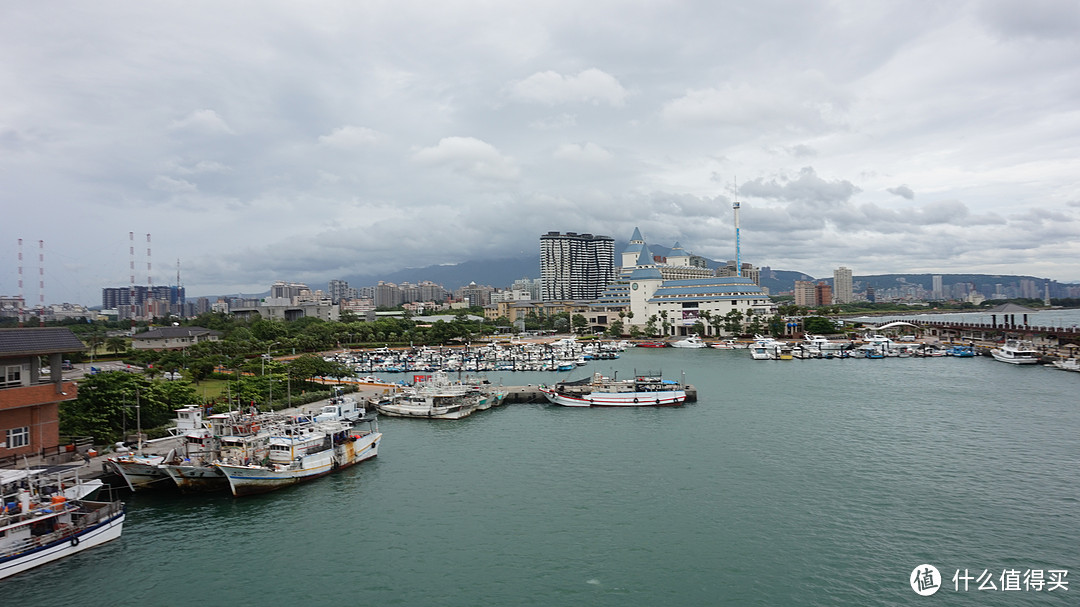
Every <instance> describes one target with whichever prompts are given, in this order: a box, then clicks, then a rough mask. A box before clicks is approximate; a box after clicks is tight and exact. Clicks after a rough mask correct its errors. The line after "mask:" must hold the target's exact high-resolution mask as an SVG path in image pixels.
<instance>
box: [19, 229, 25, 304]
mask: <svg viewBox="0 0 1080 607" xmlns="http://www.w3.org/2000/svg"><path fill="white" fill-rule="evenodd" d="M22 279H23V275H22V238H20V239H19V299H20V300H22V307H23V308H26V300H25V299H23V282H22Z"/></svg>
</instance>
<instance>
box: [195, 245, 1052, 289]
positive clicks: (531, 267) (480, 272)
mask: <svg viewBox="0 0 1080 607" xmlns="http://www.w3.org/2000/svg"><path fill="white" fill-rule="evenodd" d="M627 244H628V243H625V242H621V243H620V242H616V243H615V251H617V252H618V251H622V250H624V249H626V247H627ZM649 250H650V251H652V253H653V254H654V255H663V256H667V255H669V254H670V253H671V249H669V248H667V247H664V246H660V245H651V244H650V245H649ZM616 260H618V253H616ZM706 263H707V264H708V266H709V267H710V268H713V269H715V268H718V267H720V266H721V265H723V264H724V263H726V261H716V260H712V259H708V258H706ZM539 276H540V255H539V253H537V254H536V255H525V256H520V257H509V258H502V259H485V260H479V259H477V260H471V261H466V262H463V263H459V264H453V265H435V266H427V267H423V268H406V269H404V270H397V271H394V272H385V273H370V274H352V275H347V276H341V277H340V278H341V279H342V280H346V281H348V283H349V285H350V286H353V287H366V286H373V285H375V284H378V282H379V281H380V280H382V281H385V282H391V283H395V284H401V283H403V282H410V283H413V284H416V283H419V282H421V281H425V280H430V281H431V282H434V283H436V284H440V285H442V286H443V287H445V288H446V289H447V290H450V291H453V290H455V289H459V288H461V287H464V286H466V285H468V284H469V283H473V282H475V283H476V284H478V285H490V286H492V287H497V288H505V287H509V286H510V285H511V284H513V282H514V281H515V280H519V279H522V278H539ZM932 276H933V275H931V274H878V275H864V276H853V277H852V280H853V281H854V283H855V286H856V290H857V291H862V290H864V289H865V288H866V287H867V286H872V287H874V289H875V290H884V289H888V288H891V287H896V286H898V285H900V284H904V283H906V284H919V285H922V287H923V288H924V289H926V290H931V289H932V288H933V278H932ZM941 277H942V283H943V284H945V285H951V284H955V283H959V282H970V283H973V284H974V285H975V287H976V288H977V289H980V290H987V289H986V287H987V286H989V287H990V290H992V288H993V285H995V284H998V283H1001V284H1006V285H1007V284H1009V283H1014V282H1017V281H1018V280H1020V279H1030V280H1035V281H1042V280H1044V279H1042V278H1038V277H1035V276H1013V275H993V274H941ZM298 280H300V281H301V282H303V278H302V277H299V278H298ZM796 280H813V281H815V282H816V281H821V282H826V283H828V284H830V285H831V284H832V282H833V279H832V276H826V277H822V278H814V277H813V276H811V275H809V274H806V273H803V272H796V271H791V270H770V271H769V272H767V273H764V272H763V273H762V276H761V286H763V287H766V288H767V289H768V290H769V293H772V294H774V295H775V294H777V293H783V292H790V291H791V290H792V289H794V288H795V281H796ZM1040 284H1041V283H1040ZM308 286H310V287H311V288H313V289H325V288H326V285H325V284H319V283H310V282H309V283H308ZM267 293H268V292H267ZM267 293H264V295H265V294H267ZM189 299H190V297H189Z"/></svg>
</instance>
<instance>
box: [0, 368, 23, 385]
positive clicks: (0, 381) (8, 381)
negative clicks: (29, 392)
mask: <svg viewBox="0 0 1080 607" xmlns="http://www.w3.org/2000/svg"><path fill="white" fill-rule="evenodd" d="M3 370H4V372H3V375H0V387H6V386H20V385H22V365H10V366H7V367H3Z"/></svg>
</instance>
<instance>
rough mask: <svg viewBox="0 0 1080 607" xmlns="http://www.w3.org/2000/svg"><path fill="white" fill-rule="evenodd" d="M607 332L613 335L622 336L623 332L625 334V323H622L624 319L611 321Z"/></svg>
mask: <svg viewBox="0 0 1080 607" xmlns="http://www.w3.org/2000/svg"><path fill="white" fill-rule="evenodd" d="M607 333H608V335H610V336H611V337H622V334H623V323H622V321H621V320H616V321H615V322H613V323H611V326H609V327H608V330H607Z"/></svg>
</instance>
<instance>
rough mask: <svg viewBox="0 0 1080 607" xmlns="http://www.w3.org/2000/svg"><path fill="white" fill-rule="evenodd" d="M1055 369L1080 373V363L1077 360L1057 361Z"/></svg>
mask: <svg viewBox="0 0 1080 607" xmlns="http://www.w3.org/2000/svg"><path fill="white" fill-rule="evenodd" d="M1054 367H1055V368H1057V369H1061V370H1062V371H1080V361H1078V360H1077V359H1075V358H1066V359H1064V360H1055V361H1054Z"/></svg>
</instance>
